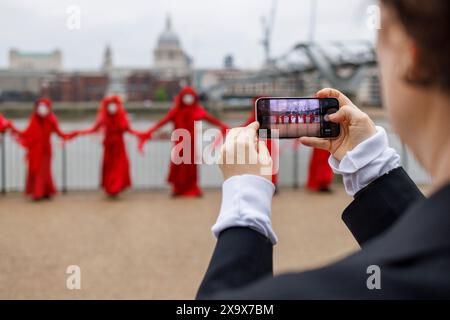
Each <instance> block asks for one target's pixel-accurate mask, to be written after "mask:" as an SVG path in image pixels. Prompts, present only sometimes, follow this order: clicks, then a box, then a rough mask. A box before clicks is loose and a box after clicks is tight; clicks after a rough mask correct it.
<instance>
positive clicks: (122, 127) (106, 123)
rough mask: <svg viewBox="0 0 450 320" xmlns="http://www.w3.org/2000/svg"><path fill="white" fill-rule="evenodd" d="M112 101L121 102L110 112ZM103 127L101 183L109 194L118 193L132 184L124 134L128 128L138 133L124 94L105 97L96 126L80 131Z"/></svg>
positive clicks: (85, 131) (130, 131)
mask: <svg viewBox="0 0 450 320" xmlns="http://www.w3.org/2000/svg"><path fill="white" fill-rule="evenodd" d="M111 103H112V104H115V105H116V106H117V110H116V113H115V114H110V113H109V112H108V105H109V104H111ZM100 130H103V131H104V139H103V164H102V177H101V186H102V188H103V189H104V190H105V192H106V193H107V194H108V195H110V196H116V195H118V194H119V193H120V192H122V191H123V190H125V189H126V188H128V187H130V186H131V178H130V165H129V161H128V155H127V151H126V148H125V142H124V137H123V135H124V133H126V132H129V133H131V134H136V131H134V130H133V129H131V127H130V123H129V121H128V117H127V112H126V110H125V108H124V106H123V104H122V101H121V99H120V97H118V96H111V97H106V98H104V99H103V100H102V102H101V104H100V108H99V111H98V114H97V121H96V122H95V124H94V126H93V127H92V128H90V129H87V130H84V131H79V132H78V134H91V133H95V132H98V131H100Z"/></svg>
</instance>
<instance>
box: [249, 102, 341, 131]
mask: <svg viewBox="0 0 450 320" xmlns="http://www.w3.org/2000/svg"><path fill="white" fill-rule="evenodd" d="M255 109H256V119H257V121H258V122H259V124H260V128H259V136H260V137H261V138H269V139H270V138H272V139H295V138H300V137H318V138H325V139H336V138H337V137H339V135H340V133H341V128H340V125H339V124H336V123H333V122H330V121H329V118H328V117H329V115H330V114H333V113H336V112H337V111H338V110H339V101H338V100H337V99H335V98H323V99H319V98H260V99H258V100H257V101H256V103H255Z"/></svg>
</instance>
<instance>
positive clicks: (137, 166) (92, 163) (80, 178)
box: [0, 133, 430, 194]
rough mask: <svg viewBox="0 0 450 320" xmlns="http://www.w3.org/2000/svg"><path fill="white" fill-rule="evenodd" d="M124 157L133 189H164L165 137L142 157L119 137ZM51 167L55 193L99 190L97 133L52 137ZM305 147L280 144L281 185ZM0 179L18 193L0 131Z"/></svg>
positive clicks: (16, 169) (291, 183)
mask: <svg viewBox="0 0 450 320" xmlns="http://www.w3.org/2000/svg"><path fill="white" fill-rule="evenodd" d="M388 135H389V140H390V144H391V145H392V147H393V148H395V149H396V150H397V151H398V152H399V154H400V155H401V156H402V161H403V165H404V167H405V168H406V170H407V171H408V173H409V174H410V175H411V177H412V178H413V180H415V182H416V183H418V184H428V183H429V182H430V178H429V176H428V175H427V174H426V173H425V172H424V170H423V169H422V168H421V167H420V166H419V165H418V164H417V162H416V161H415V160H414V158H413V157H412V155H411V154H410V153H409V151H408V150H407V149H406V148H405V147H404V145H402V143H401V142H400V140H399V139H398V137H397V136H396V135H395V134H393V133H389V134H388ZM125 141H126V145H127V152H128V157H129V161H130V171H131V177H132V183H133V187H132V188H133V189H162V188H167V187H168V185H167V183H166V177H167V174H168V168H169V161H170V152H171V148H172V143H171V141H169V140H154V141H153V140H151V141H150V142H149V143H148V144H147V146H146V151H145V154H144V155H141V154H140V153H139V152H138V150H137V139H136V138H134V137H132V136H129V135H127V136H126V137H125ZM52 145H53V158H52V171H53V178H54V182H55V184H56V186H57V188H58V190H60V191H61V192H63V193H64V192H68V191H76V190H97V189H98V188H99V181H100V173H101V171H100V170H101V161H102V153H103V146H102V144H101V136H100V135H97V136H88V137H78V138H76V139H75V140H73V141H69V142H67V143H66V144H62V142H61V141H60V140H59V139H58V138H57V137H53V138H52ZM310 152H311V150H310V149H308V148H305V147H300V148H295V147H294V145H293V142H292V141H282V142H281V143H280V162H279V163H280V171H279V183H280V185H281V186H287V187H294V188H298V187H299V186H303V185H304V184H305V182H306V178H307V170H308V165H309V160H310ZM0 153H1V154H0V161H1V163H0V174H1V176H0V183H1V192H2V193H3V194H5V193H7V192H13V191H22V190H23V189H24V185H25V175H26V170H27V169H26V166H27V165H26V162H25V150H24V149H23V148H22V147H21V146H20V145H19V144H18V143H17V142H16V141H15V139H14V138H13V137H12V136H11V135H9V134H2V135H1V145H0ZM199 175H200V177H199V178H200V184H201V186H202V187H205V188H214V187H220V185H221V183H222V176H221V173H220V171H219V169H218V167H217V166H216V165H200V167H199Z"/></svg>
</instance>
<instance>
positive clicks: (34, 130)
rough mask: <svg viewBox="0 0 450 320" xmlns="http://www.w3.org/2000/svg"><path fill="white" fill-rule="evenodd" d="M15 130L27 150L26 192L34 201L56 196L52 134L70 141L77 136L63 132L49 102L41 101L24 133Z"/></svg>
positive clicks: (36, 106) (37, 104)
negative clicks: (52, 162)
mask: <svg viewBox="0 0 450 320" xmlns="http://www.w3.org/2000/svg"><path fill="white" fill-rule="evenodd" d="M11 129H12V131H13V133H14V134H15V135H16V136H17V138H18V141H19V142H20V144H21V145H22V146H23V147H24V148H25V149H26V150H27V154H26V160H27V162H28V174H27V180H26V188H25V193H26V194H27V195H30V196H31V197H32V198H33V199H34V200H40V199H43V198H50V197H51V196H53V195H54V194H55V193H56V188H55V185H54V183H53V178H52V170H51V160H52V145H51V139H50V138H51V135H52V134H53V133H56V134H57V135H58V136H59V137H60V138H62V139H64V140H66V139H70V138H71V137H73V135H74V134H65V133H63V132H62V131H61V129H60V128H59V124H58V119H57V118H56V116H55V114H54V113H53V112H52V102H51V100H49V99H39V100H37V101H36V102H35V104H34V110H33V113H32V114H31V117H30V121H29V124H28V127H27V128H26V129H25V130H23V131H21V130H19V129H17V128H15V127H14V126H13V125H12V124H11Z"/></svg>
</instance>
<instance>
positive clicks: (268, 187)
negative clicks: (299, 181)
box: [212, 127, 400, 245]
mask: <svg viewBox="0 0 450 320" xmlns="http://www.w3.org/2000/svg"><path fill="white" fill-rule="evenodd" d="M329 163H330V165H331V167H332V168H333V171H334V172H335V173H338V174H342V175H343V177H344V185H345V189H346V191H347V193H348V194H349V195H351V196H353V195H355V194H356V193H357V192H358V191H360V190H361V189H363V188H364V187H366V186H367V185H369V184H370V183H371V182H372V181H374V180H376V179H377V178H379V177H381V176H383V175H384V174H386V173H388V172H390V171H391V170H393V169H395V168H398V167H399V166H400V157H399V155H398V154H397V153H396V152H395V150H394V149H392V148H390V147H389V145H388V140H387V135H386V132H385V130H384V129H383V128H382V127H377V134H376V135H375V136H373V137H371V138H370V139H368V140H366V141H364V142H363V143H361V144H359V145H358V146H357V147H356V148H355V149H353V150H352V151H350V152H348V153H347V155H346V156H345V157H344V158H343V159H342V161H340V162H339V161H337V160H336V159H335V158H334V157H330V160H329ZM274 191H275V186H274V185H273V183H272V182H270V181H269V180H267V179H264V178H262V177H259V176H254V175H242V176H235V177H232V178H230V179H228V180H226V181H225V182H224V183H223V186H222V205H221V208H220V214H219V217H218V219H217V222H216V224H215V225H214V226H213V227H212V232H213V234H214V236H216V237H218V236H219V234H220V233H221V232H222V231H224V230H226V229H228V228H233V227H247V228H251V229H254V230H256V231H258V232H259V233H261V234H263V235H264V236H266V237H267V238H269V239H270V241H271V242H272V243H273V244H274V245H275V244H276V243H277V242H278V238H277V236H276V235H275V232H274V231H273V229H272V222H271V207H272V197H273V194H274Z"/></svg>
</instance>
